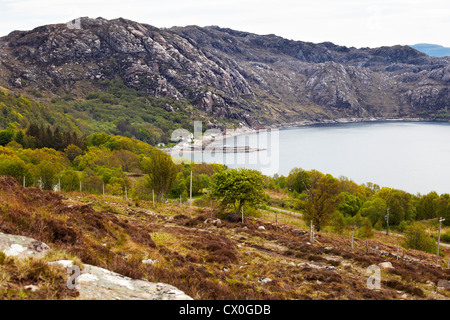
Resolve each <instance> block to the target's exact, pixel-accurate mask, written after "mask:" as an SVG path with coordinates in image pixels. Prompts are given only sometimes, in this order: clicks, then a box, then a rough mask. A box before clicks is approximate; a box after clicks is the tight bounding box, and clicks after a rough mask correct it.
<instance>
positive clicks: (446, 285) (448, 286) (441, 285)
mask: <svg viewBox="0 0 450 320" xmlns="http://www.w3.org/2000/svg"><path fill="white" fill-rule="evenodd" d="M437 288H438V289H440V290H450V281H448V280H439V282H438V284H437Z"/></svg>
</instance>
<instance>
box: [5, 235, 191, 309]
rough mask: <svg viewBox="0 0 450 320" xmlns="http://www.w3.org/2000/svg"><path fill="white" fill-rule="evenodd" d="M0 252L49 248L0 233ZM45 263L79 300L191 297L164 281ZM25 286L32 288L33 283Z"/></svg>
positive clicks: (38, 252)
mask: <svg viewBox="0 0 450 320" xmlns="http://www.w3.org/2000/svg"><path fill="white" fill-rule="evenodd" d="M0 251H2V252H3V253H4V254H5V255H6V256H9V257H15V258H19V259H25V258H29V257H35V258H43V257H44V256H45V255H46V254H47V253H49V252H50V251H51V249H50V247H49V246H47V245H46V244H45V243H43V242H40V241H37V240H35V239H32V238H28V237H23V236H15V235H9V234H4V233H0ZM49 264H50V265H53V266H55V267H60V268H65V269H66V270H67V273H68V277H67V278H68V280H67V283H66V284H67V286H68V288H69V289H76V290H78V292H79V293H80V296H79V299H82V300H193V299H192V298H191V297H189V296H187V295H186V294H184V292H182V291H180V290H178V289H177V288H175V287H173V286H171V285H168V284H165V283H154V282H148V281H144V280H135V279H131V278H128V277H124V276H122V275H120V274H118V273H115V272H112V271H109V270H106V269H103V268H99V267H95V266H91V265H88V264H85V265H84V266H83V270H80V269H79V268H78V267H76V266H74V265H73V263H72V261H70V260H60V261H55V262H49ZM29 287H30V289H31V290H33V288H34V287H35V286H29Z"/></svg>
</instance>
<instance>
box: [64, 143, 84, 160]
mask: <svg viewBox="0 0 450 320" xmlns="http://www.w3.org/2000/svg"><path fill="white" fill-rule="evenodd" d="M64 153H65V154H66V156H67V159H69V160H70V162H72V161H73V160H74V159H75V158H76V157H78V156H79V155H81V154H82V153H83V150H81V148H80V147H78V146H76V145H74V144H69V145H68V146H67V148H66V149H64Z"/></svg>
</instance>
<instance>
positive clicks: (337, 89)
mask: <svg viewBox="0 0 450 320" xmlns="http://www.w3.org/2000/svg"><path fill="white" fill-rule="evenodd" d="M116 77H119V78H121V79H122V80H123V81H124V83H125V84H126V85H127V86H128V87H130V88H135V89H136V90H140V91H143V92H146V93H147V94H149V95H151V96H155V97H172V98H175V99H177V100H180V101H187V102H189V103H191V104H193V105H194V106H196V108H197V109H198V110H201V111H202V112H203V113H204V114H205V115H211V116H213V117H216V118H224V119H234V120H237V121H239V122H241V123H244V124H247V125H250V126H253V127H256V126H258V125H259V124H263V125H267V124H281V123H287V122H289V123H292V122H295V121H301V120H320V119H335V118H342V117H417V116H422V117H429V116H432V115H436V114H437V113H439V111H441V112H443V110H446V107H447V106H449V105H450V90H449V86H450V58H435V57H429V56H427V55H426V54H424V53H421V52H419V51H417V50H415V49H413V48H411V47H409V46H394V47H381V48H373V49H369V48H362V49H356V48H353V47H352V48H347V47H342V46H337V45H334V44H332V43H320V44H313V43H307V42H301V41H292V40H287V39H283V38H281V37H277V36H275V35H265V36H261V35H255V34H251V33H246V32H240V31H235V30H230V29H222V28H219V27H206V28H200V27H196V26H188V27H177V28H170V29H158V28H155V27H152V26H150V25H147V24H142V23H137V22H133V21H129V20H125V19H122V18H121V19H116V20H105V19H102V18H97V19H90V18H81V19H78V20H76V21H75V23H73V24H56V25H47V26H42V27H38V28H36V29H34V30H32V31H14V32H12V33H10V34H9V35H8V36H6V37H3V38H0V86H3V87H7V88H11V89H13V90H14V91H15V92H20V93H24V94H26V93H30V92H36V91H38V92H39V94H40V95H43V96H44V97H53V96H55V95H59V96H64V95H66V94H68V93H70V94H72V95H75V96H76V97H84V96H86V95H87V94H89V93H90V92H92V91H93V90H99V89H101V86H100V83H101V81H102V80H107V79H114V78H116ZM446 112H447V111H445V113H446ZM446 114H447V113H446Z"/></svg>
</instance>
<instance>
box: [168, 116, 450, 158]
mask: <svg viewBox="0 0 450 320" xmlns="http://www.w3.org/2000/svg"><path fill="white" fill-rule="evenodd" d="M374 122H429V123H432V122H438V123H439V122H443V123H450V120H436V119H430V118H386V117H368V118H337V119H322V120H302V121H296V122H286V123H281V124H273V125H270V126H267V127H264V128H260V129H254V128H251V127H239V128H235V129H226V130H225V134H223V133H222V135H219V136H217V137H214V140H213V141H211V139H212V136H211V135H202V139H197V140H194V142H193V147H194V150H188V149H184V148H183V147H178V146H180V145H182V144H184V143H186V142H180V143H178V144H177V145H175V146H174V147H172V148H166V149H165V150H164V151H166V152H168V153H171V152H173V151H178V152H187V153H190V152H193V153H198V152H203V151H204V150H202V146H204V145H205V144H206V150H210V149H209V148H208V145H209V144H211V143H213V142H214V143H216V142H218V141H222V140H226V139H229V138H233V137H237V136H242V135H246V134H254V133H259V132H267V131H271V130H282V129H291V128H298V127H308V126H314V125H320V124H346V123H374ZM257 151H260V150H254V151H253V152H257ZM216 152H217V153H220V151H216ZM238 153H239V152H238Z"/></svg>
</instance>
